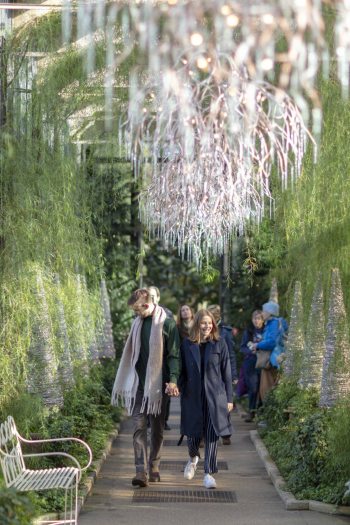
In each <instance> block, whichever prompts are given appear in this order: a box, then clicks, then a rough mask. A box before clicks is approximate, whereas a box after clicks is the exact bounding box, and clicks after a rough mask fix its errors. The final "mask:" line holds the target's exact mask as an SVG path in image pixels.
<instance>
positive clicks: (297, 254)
mask: <svg viewBox="0 0 350 525" xmlns="http://www.w3.org/2000/svg"><path fill="white" fill-rule="evenodd" d="M321 96H322V103H323V111H324V121H323V132H322V137H321V141H320V144H319V146H318V156H317V164H315V163H314V159H313V151H312V148H310V149H309V151H308V153H307V156H306V160H305V162H304V165H303V172H302V175H301V177H300V179H299V180H298V181H297V182H296V184H295V187H294V190H289V191H287V192H284V193H283V194H282V195H279V196H278V198H277V200H276V202H277V204H276V230H275V241H276V247H277V249H278V247H279V246H281V245H285V247H286V252H285V257H284V258H283V259H282V260H281V264H280V265H279V268H278V269H277V271H276V274H277V279H278V282H279V284H280V286H281V288H282V289H283V290H287V293H286V295H285V297H284V298H283V302H284V303H285V304H287V305H290V303H291V299H292V290H291V288H290V284H291V282H292V281H294V279H297V280H300V281H301V283H302V288H303V292H304V304H305V305H306V306H307V307H308V306H309V305H310V303H311V299H312V292H313V287H314V285H315V276H316V275H317V273H318V272H319V271H321V273H322V278H323V286H324V290H325V297H326V298H327V297H328V295H329V289H330V270H331V268H334V267H337V268H339V269H340V272H341V277H342V282H343V288H344V290H347V292H346V295H345V298H344V299H345V304H346V306H347V307H348V308H349V306H350V294H349V290H350V287H349V284H350V271H349V270H350V266H349V261H350V257H349V255H350V228H349V224H350V210H349V206H348V200H349V194H350V181H349V177H347V176H346V175H344V174H346V173H348V171H349V169H350V155H349V154H348V142H349V138H350V131H349V126H348V122H349V118H350V103H349V102H348V101H344V100H343V99H342V98H341V94H340V88H339V85H338V84H337V83H336V82H334V81H332V80H329V81H328V82H322V83H321ZM306 311H307V309H306Z"/></svg>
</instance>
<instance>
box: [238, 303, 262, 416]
mask: <svg viewBox="0 0 350 525" xmlns="http://www.w3.org/2000/svg"><path fill="white" fill-rule="evenodd" d="M263 330H264V317H263V313H262V311H261V310H255V311H254V312H253V314H252V320H251V323H250V324H249V325H248V327H247V328H246V330H245V331H244V333H243V337H242V342H241V348H240V351H241V353H242V354H243V355H244V359H243V362H242V369H243V376H244V381H245V384H246V385H247V390H248V401H249V414H248V417H246V418H245V421H246V422H251V421H253V419H254V417H255V411H256V409H257V403H258V393H259V384H260V370H259V369H257V368H255V364H256V353H255V352H253V351H252V350H251V343H258V342H259V341H261V340H262V334H263Z"/></svg>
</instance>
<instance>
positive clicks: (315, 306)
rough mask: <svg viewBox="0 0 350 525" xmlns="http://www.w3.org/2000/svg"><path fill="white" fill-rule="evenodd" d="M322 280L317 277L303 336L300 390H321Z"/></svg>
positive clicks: (322, 344)
mask: <svg viewBox="0 0 350 525" xmlns="http://www.w3.org/2000/svg"><path fill="white" fill-rule="evenodd" d="M323 308H324V301H323V289H322V279H321V275H319V277H318V279H317V282H316V286H315V290H314V294H313V298H312V303H311V308H310V314H309V319H308V324H307V328H306V336H305V350H304V355H303V359H302V367H301V374H300V380H299V384H300V386H301V387H302V388H308V387H316V388H317V389H318V390H320V388H321V380H322V367H323V358H324V355H325V352H326V334H325V316H324V310H323Z"/></svg>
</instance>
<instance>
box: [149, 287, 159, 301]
mask: <svg viewBox="0 0 350 525" xmlns="http://www.w3.org/2000/svg"><path fill="white" fill-rule="evenodd" d="M151 290H154V291H155V292H156V296H157V298H158V299H160V291H159V288H157V287H156V286H153V285H152V286H149V287H148V291H149V292H150V293H151Z"/></svg>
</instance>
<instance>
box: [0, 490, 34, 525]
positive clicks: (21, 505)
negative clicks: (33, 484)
mask: <svg viewBox="0 0 350 525" xmlns="http://www.w3.org/2000/svg"><path fill="white" fill-rule="evenodd" d="M35 516H36V510H35V507H34V505H33V502H32V501H31V499H30V497H28V495H26V494H21V493H18V492H17V491H16V490H15V489H12V488H10V489H6V488H4V487H0V523H1V525H31V524H32V522H33V519H34V517H35Z"/></svg>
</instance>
